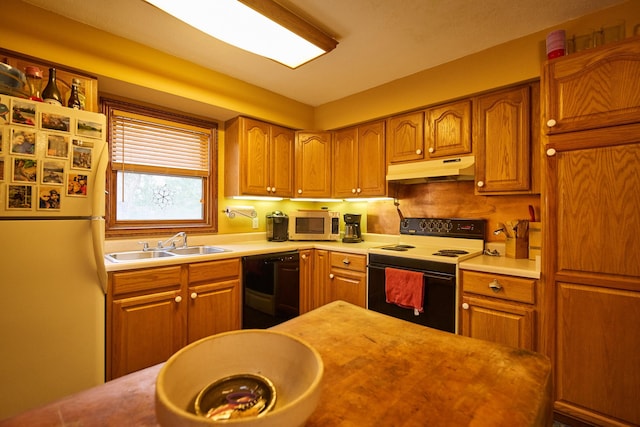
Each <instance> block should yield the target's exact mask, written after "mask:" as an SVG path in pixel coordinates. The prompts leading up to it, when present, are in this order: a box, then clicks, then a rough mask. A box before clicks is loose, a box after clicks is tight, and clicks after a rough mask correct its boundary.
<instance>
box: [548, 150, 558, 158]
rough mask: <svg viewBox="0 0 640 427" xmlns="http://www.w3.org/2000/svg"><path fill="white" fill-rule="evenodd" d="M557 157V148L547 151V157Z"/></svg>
mask: <svg viewBox="0 0 640 427" xmlns="http://www.w3.org/2000/svg"><path fill="white" fill-rule="evenodd" d="M555 155H556V149H555V148H549V149H548V150H547V156H548V157H553V156H555Z"/></svg>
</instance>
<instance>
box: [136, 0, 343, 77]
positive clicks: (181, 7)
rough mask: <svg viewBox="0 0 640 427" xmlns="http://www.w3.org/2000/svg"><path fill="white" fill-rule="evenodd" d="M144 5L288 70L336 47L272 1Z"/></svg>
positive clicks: (162, 0) (156, 1)
mask: <svg viewBox="0 0 640 427" xmlns="http://www.w3.org/2000/svg"><path fill="white" fill-rule="evenodd" d="M145 1H147V3H150V4H152V5H154V6H156V7H158V8H159V9H162V10H164V11H165V12H167V13H169V14H170V15H173V16H174V17H176V18H178V19H180V20H181V21H184V22H185V23H187V24H189V25H191V26H192V27H194V28H197V29H198V30H200V31H203V32H204V33H206V34H209V35H210V36H212V37H215V38H217V39H219V40H222V41H223V42H225V43H228V44H231V45H233V46H236V47H239V48H241V49H244V50H246V51H249V52H253V53H255V54H258V55H261V56H264V57H266V58H269V59H273V60H274V61H277V62H280V63H282V64H284V65H286V66H288V67H290V68H297V67H299V66H300V65H302V64H304V63H306V62H309V61H311V60H312V59H314V58H317V57H318V56H320V55H323V54H325V53H326V52H329V51H331V50H332V49H334V48H335V47H336V45H337V42H336V41H335V40H333V39H332V38H331V37H329V36H327V35H326V34H324V33H323V32H321V31H320V30H318V29H317V28H315V27H313V26H312V25H311V24H309V23H308V22H306V21H304V20H303V19H302V18H300V17H298V16H296V15H294V14H293V13H291V12H290V11H289V10H287V9H285V8H283V7H282V6H280V5H279V4H277V3H275V2H273V1H272V0H180V1H176V0H145ZM275 21H278V22H275Z"/></svg>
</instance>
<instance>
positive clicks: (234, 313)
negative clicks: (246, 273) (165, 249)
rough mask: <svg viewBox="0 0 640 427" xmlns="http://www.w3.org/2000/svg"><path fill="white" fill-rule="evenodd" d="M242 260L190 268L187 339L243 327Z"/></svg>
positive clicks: (230, 260) (212, 262)
mask: <svg viewBox="0 0 640 427" xmlns="http://www.w3.org/2000/svg"><path fill="white" fill-rule="evenodd" d="M240 289H241V286H240V259H238V258H236V259H228V260H222V261H210V262H200V263H197V264H191V265H189V287H188V297H189V315H188V317H187V319H188V322H187V330H188V334H187V339H188V342H189V343H191V342H194V341H197V340H199V339H201V338H204V337H208V336H209V335H214V334H217V333H220V332H226V331H233V330H236V329H240V328H241V321H240V319H241V314H240V313H241V307H240V302H241V298H240Z"/></svg>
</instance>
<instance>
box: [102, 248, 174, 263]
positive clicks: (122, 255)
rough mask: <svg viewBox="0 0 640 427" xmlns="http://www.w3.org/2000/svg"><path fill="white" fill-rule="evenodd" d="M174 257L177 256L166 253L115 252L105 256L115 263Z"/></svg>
mask: <svg viewBox="0 0 640 427" xmlns="http://www.w3.org/2000/svg"><path fill="white" fill-rule="evenodd" d="M172 256H175V255H174V254H172V253H170V252H165V251H130V252H114V253H112V254H107V255H105V257H106V258H107V259H108V260H110V261H113V262H122V261H136V260H141V259H150V258H164V257H172Z"/></svg>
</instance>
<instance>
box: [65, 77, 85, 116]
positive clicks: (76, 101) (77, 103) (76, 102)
mask: <svg viewBox="0 0 640 427" xmlns="http://www.w3.org/2000/svg"><path fill="white" fill-rule="evenodd" d="M78 86H80V80H78V79H73V80H71V94H70V95H69V101H67V107H69V108H73V109H74V110H82V109H83V108H82V101H81V100H80V91H79V90H78Z"/></svg>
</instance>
